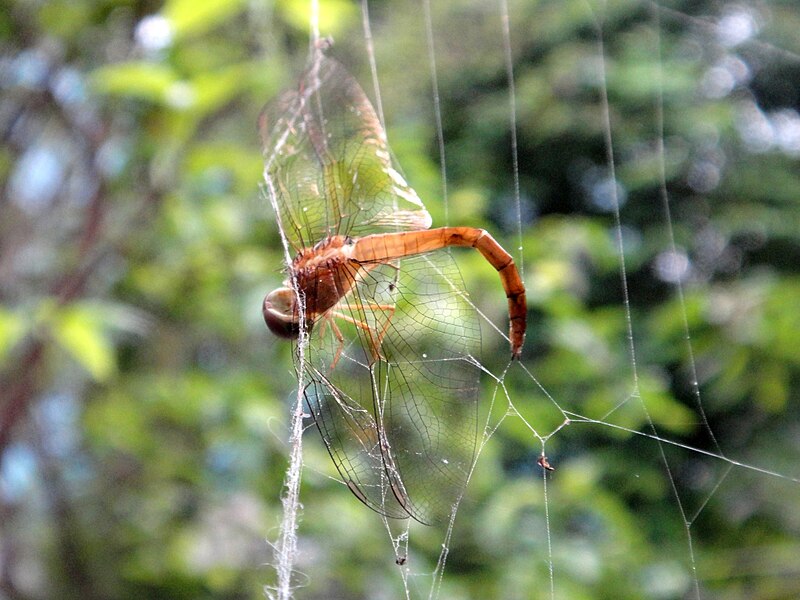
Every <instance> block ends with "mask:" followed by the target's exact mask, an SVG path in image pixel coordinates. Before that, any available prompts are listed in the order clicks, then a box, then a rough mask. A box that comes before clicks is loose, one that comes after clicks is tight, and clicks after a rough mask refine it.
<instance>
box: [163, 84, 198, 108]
mask: <svg viewBox="0 0 800 600" xmlns="http://www.w3.org/2000/svg"><path fill="white" fill-rule="evenodd" d="M167 102H168V103H169V104H170V106H172V107H173V108H177V109H179V110H182V109H187V108H191V106H192V105H194V102H195V93H194V88H193V87H192V85H191V84H190V83H188V82H186V81H177V82H175V83H173V84H172V85H171V86H169V89H168V90H167Z"/></svg>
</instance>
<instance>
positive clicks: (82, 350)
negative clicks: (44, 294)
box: [52, 305, 116, 381]
mask: <svg viewBox="0 0 800 600" xmlns="http://www.w3.org/2000/svg"><path fill="white" fill-rule="evenodd" d="M105 329H106V327H105V324H104V322H103V321H102V320H101V319H99V318H98V317H97V314H96V313H95V312H94V311H93V310H91V307H89V306H81V305H72V306H68V307H66V308H64V309H62V310H60V311H58V312H57V313H56V314H55V315H54V322H53V325H52V333H53V336H54V337H55V339H56V341H57V342H58V343H59V345H61V347H62V348H64V350H66V351H67V352H68V353H69V355H70V356H71V357H72V358H73V359H75V361H77V362H78V363H79V364H80V365H81V366H82V367H83V368H84V369H86V370H87V371H88V372H89V374H90V375H91V376H92V378H93V379H95V381H105V380H107V379H108V378H109V377H110V376H111V375H112V374H113V373H114V371H115V370H116V364H115V359H114V346H113V345H112V343H111V340H110V339H109V337H108V335H107V333H106V331H105Z"/></svg>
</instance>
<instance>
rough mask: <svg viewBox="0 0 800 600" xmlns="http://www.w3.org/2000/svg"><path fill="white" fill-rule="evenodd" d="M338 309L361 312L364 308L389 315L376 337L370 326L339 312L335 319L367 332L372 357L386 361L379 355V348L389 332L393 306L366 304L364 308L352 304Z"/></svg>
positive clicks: (343, 305) (342, 305)
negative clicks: (340, 319)
mask: <svg viewBox="0 0 800 600" xmlns="http://www.w3.org/2000/svg"><path fill="white" fill-rule="evenodd" d="M338 308H346V309H348V310H352V311H362V310H363V309H364V308H366V309H368V310H371V311H373V312H374V311H376V310H380V311H382V312H385V313H389V316H388V317H387V318H386V320H385V321H384V323H383V324H382V325H381V326H380V330H379V331H378V333H377V336H376V335H375V328H374V327H372V326H370V325H368V324H367V323H364V322H363V321H357V320H356V319H353V318H352V317H348V316H347V315H345V314H342V313H339V312H337V313H336V316H337V317H339V318H342V319H344V320H345V321H348V322H349V323H352V324H353V325H355V326H356V327H359V328H361V329H363V330H364V331H366V332H367V334H368V335H369V343H370V346H371V347H372V355H373V358H374V359H375V360H386V358H385V357H384V356H383V355H382V354H381V351H380V348H381V345H382V344H383V338H385V337H386V333H387V332H388V331H389V325H390V324H391V323H392V317H393V316H394V311H395V307H394V305H393V304H366V305H364V306H361V305H352V304H340V305H339V306H338Z"/></svg>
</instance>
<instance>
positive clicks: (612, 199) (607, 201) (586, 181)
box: [581, 168, 628, 212]
mask: <svg viewBox="0 0 800 600" xmlns="http://www.w3.org/2000/svg"><path fill="white" fill-rule="evenodd" d="M602 171H603V170H602V169H597V168H592V169H589V170H588V171H587V172H586V173H585V174H584V176H583V178H582V181H581V186H582V187H583V189H584V191H585V193H586V195H587V196H588V200H589V204H590V205H591V206H592V207H593V208H595V209H597V210H601V211H603V212H613V211H614V210H615V209H617V208H620V207H622V206H624V205H625V202H626V201H627V199H628V192H627V190H626V189H625V187H624V186H623V185H622V184H621V183H620V182H619V181H617V180H614V179H612V178H611V177H609V176H608V175H606V174H605V173H603V172H602Z"/></svg>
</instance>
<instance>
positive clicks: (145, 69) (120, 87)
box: [91, 62, 178, 103]
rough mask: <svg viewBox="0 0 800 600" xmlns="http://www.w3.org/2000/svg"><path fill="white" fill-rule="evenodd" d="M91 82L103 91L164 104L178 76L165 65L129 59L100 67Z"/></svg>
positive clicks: (92, 76) (93, 74)
mask: <svg viewBox="0 0 800 600" xmlns="http://www.w3.org/2000/svg"><path fill="white" fill-rule="evenodd" d="M91 83H92V85H93V86H94V88H95V89H96V90H97V91H99V92H100V93H104V94H111V95H116V96H132V97H135V98H142V99H144V100H151V101H153V102H158V103H163V102H165V101H166V100H167V98H168V97H169V92H170V90H171V89H174V87H173V86H175V85H176V84H177V83H178V78H177V76H176V75H175V73H174V72H173V71H172V69H169V68H167V67H164V66H161V65H154V64H151V63H146V62H127V63H118V64H115V65H111V66H108V67H102V68H100V69H97V70H96V71H94V72H93V73H92V75H91Z"/></svg>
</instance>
